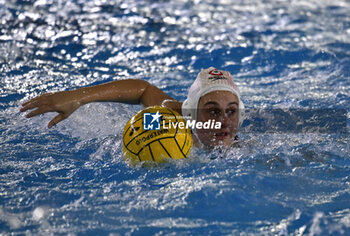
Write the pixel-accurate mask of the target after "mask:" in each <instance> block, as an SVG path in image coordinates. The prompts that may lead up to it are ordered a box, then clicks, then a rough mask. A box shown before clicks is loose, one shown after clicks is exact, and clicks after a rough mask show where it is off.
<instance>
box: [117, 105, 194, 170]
mask: <svg viewBox="0 0 350 236" xmlns="http://www.w3.org/2000/svg"><path fill="white" fill-rule="evenodd" d="M192 143H193V140H192V134H191V130H190V129H189V128H188V127H186V122H185V120H184V119H183V117H182V116H181V115H179V114H178V113H177V112H175V111H174V110H172V109H169V108H166V107H160V106H153V107H148V108H146V109H144V110H142V111H140V112H138V113H137V114H136V115H134V116H133V117H132V118H131V119H130V120H129V121H128V123H127V124H126V125H125V128H124V131H123V154H124V157H125V159H126V160H127V161H130V162H131V163H132V164H137V163H140V162H143V161H151V162H164V161H166V160H167V159H169V158H171V159H181V158H187V157H188V155H189V154H190V151H191V148H192Z"/></svg>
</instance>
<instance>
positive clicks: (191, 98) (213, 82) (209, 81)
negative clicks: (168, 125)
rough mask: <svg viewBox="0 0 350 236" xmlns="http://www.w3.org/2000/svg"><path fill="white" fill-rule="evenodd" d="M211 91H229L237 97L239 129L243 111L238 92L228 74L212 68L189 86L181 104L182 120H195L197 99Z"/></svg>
mask: <svg viewBox="0 0 350 236" xmlns="http://www.w3.org/2000/svg"><path fill="white" fill-rule="evenodd" d="M213 91H229V92H232V93H233V94H235V95H236V96H237V97H238V101H239V104H238V109H239V113H238V116H239V117H238V128H239V127H241V125H242V123H243V120H244V116H245V111H244V104H243V102H242V100H241V97H240V94H239V90H238V88H237V87H236V85H235V83H234V82H233V77H232V75H231V74H230V72H228V71H222V70H217V69H215V68H214V67H210V68H208V69H204V70H202V71H201V72H199V74H198V76H197V78H196V80H195V81H194V82H193V84H192V85H191V87H190V89H189V91H188V96H187V99H186V100H185V101H184V102H183V104H182V115H183V116H184V118H186V119H192V120H196V119H197V108H198V102H199V99H200V98H201V97H203V96H204V95H206V94H208V93H210V92H213Z"/></svg>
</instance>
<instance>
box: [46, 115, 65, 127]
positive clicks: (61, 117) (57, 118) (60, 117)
mask: <svg viewBox="0 0 350 236" xmlns="http://www.w3.org/2000/svg"><path fill="white" fill-rule="evenodd" d="M66 118H67V116H65V115H64V114H63V113H61V114H59V115H57V116H55V118H53V119H52V120H51V121H50V122H49V124H48V126H47V127H49V128H51V127H52V126H54V125H56V124H57V123H59V122H61V121H62V120H64V119H66Z"/></svg>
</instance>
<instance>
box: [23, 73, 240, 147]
mask: <svg viewBox="0 0 350 236" xmlns="http://www.w3.org/2000/svg"><path fill="white" fill-rule="evenodd" d="M108 101H110V102H122V103H128V104H139V103H141V104H142V105H143V106H145V107H148V106H155V105H160V106H165V107H168V108H171V109H173V110H175V111H177V112H178V113H180V114H182V115H183V116H185V118H190V119H193V120H197V121H201V122H206V121H208V120H215V121H216V122H217V121H219V122H221V129H208V130H206V129H198V130H193V133H194V135H193V136H194V142H195V144H196V146H199V147H208V148H211V147H215V146H217V145H224V146H230V145H231V144H232V143H233V142H234V140H235V138H236V133H237V129H238V128H239V127H240V126H241V124H242V122H243V119H244V105H243V103H242V101H241V98H240V94H239V91H238V89H237V87H236V85H235V84H234V82H233V77H232V75H231V74H230V73H229V72H227V71H222V70H217V69H215V68H213V67H210V68H208V69H205V70H202V71H201V72H200V73H199V74H198V76H197V78H196V80H195V81H194V83H193V84H192V86H191V87H190V89H189V93H188V97H187V99H186V100H185V101H184V102H183V103H182V102H179V101H177V100H175V99H173V98H171V97H170V96H168V95H166V94H165V93H164V92H163V91H162V90H160V89H159V88H157V87H155V86H153V85H151V84H150V83H148V82H147V81H143V80H138V79H127V80H118V81H113V82H109V83H105V84H101V85H96V86H91V87H86V88H79V89H76V90H72V91H63V92H57V93H47V94H43V95H41V96H38V97H36V98H33V99H31V100H29V101H27V102H25V103H23V104H22V108H21V110H20V111H21V112H25V111H27V110H30V109H35V110H33V111H31V112H30V113H28V114H27V116H26V117H27V118H30V117H33V116H37V115H40V114H44V113H46V112H58V113H59V114H58V115H57V116H56V117H54V118H53V119H52V120H51V121H50V122H49V124H48V127H49V128H51V127H52V126H54V125H56V124H57V123H59V122H61V121H62V120H64V119H66V118H67V117H69V116H70V115H71V114H72V113H73V112H74V111H75V110H76V109H78V108H79V107H80V106H82V105H84V104H87V103H90V102H108Z"/></svg>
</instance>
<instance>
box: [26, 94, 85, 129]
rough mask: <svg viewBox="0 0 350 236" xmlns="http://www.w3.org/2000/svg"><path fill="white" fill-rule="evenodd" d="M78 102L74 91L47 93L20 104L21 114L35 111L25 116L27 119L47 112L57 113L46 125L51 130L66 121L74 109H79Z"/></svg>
mask: <svg viewBox="0 0 350 236" xmlns="http://www.w3.org/2000/svg"><path fill="white" fill-rule="evenodd" d="M80 105H81V104H80V102H79V99H78V98H77V96H76V95H75V93H74V91H64V92H57V93H47V94H43V95H41V96H38V97H35V98H33V99H31V100H29V101H28V102H25V103H23V104H22V108H21V110H20V111H21V112H25V111H27V110H31V109H35V108H36V109H35V110H34V111H31V112H30V113H28V114H27V115H26V117H27V118H30V117H33V116H37V115H40V114H44V113H47V112H58V113H59V114H58V115H57V116H56V117H54V118H53V119H52V120H51V121H50V122H49V124H48V127H49V128H51V127H52V126H54V125H55V124H57V123H58V122H61V121H62V120H64V119H66V118H67V117H68V116H70V115H71V114H72V113H73V112H74V111H75V110H76V109H78V108H79V107H80Z"/></svg>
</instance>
